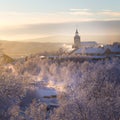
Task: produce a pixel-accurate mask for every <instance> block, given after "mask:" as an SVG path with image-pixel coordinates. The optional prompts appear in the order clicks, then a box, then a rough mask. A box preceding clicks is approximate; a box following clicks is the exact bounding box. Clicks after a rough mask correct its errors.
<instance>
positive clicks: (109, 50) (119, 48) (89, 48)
mask: <svg viewBox="0 0 120 120" xmlns="http://www.w3.org/2000/svg"><path fill="white" fill-rule="evenodd" d="M72 47H73V48H74V50H73V52H72V54H79V55H92V56H94V55H99V56H101V55H119V54H120V43H113V45H105V46H102V47H101V46H98V44H97V43H96V42H92V41H90V42H81V37H80V35H79V32H78V30H77V29H76V32H75V36H74V44H73V46H72Z"/></svg>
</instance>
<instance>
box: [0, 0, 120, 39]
mask: <svg viewBox="0 0 120 120" xmlns="http://www.w3.org/2000/svg"><path fill="white" fill-rule="evenodd" d="M92 21H95V22H96V21H99V22H100V23H99V22H98V24H97V23H96V24H94V26H92V24H93V22H92ZM102 21H112V22H113V23H114V24H112V22H111V23H109V24H108V23H107V22H106V24H107V25H105V23H104V24H103V23H101V22H102ZM82 23H84V24H82ZM85 23H87V25H86V24H85ZM88 23H89V24H88ZM111 24H112V25H111ZM81 25H82V27H81ZM83 25H85V26H86V27H85V28H86V29H84V30H83V28H84V26H83ZM104 25H105V26H104ZM61 26H62V27H61ZM119 26H120V0H0V39H8V40H14V39H16V40H17V39H28V38H37V37H44V36H54V35H71V34H74V31H75V28H76V27H77V28H78V29H79V30H80V33H81V34H99V31H100V34H109V33H110V32H111V33H110V34H117V35H119V34H120V29H119ZM110 28H111V29H112V28H113V30H112V31H110V30H109V29H110ZM88 29H89V30H88ZM96 30H98V31H96ZM102 30H103V32H102ZM85 31H86V32H85ZM89 31H90V33H88V32H89Z"/></svg>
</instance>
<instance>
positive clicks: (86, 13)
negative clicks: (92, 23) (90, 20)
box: [69, 9, 94, 16]
mask: <svg viewBox="0 0 120 120" xmlns="http://www.w3.org/2000/svg"><path fill="white" fill-rule="evenodd" d="M69 14H71V15H81V16H92V15H94V13H93V12H90V10H89V9H70V12H69Z"/></svg>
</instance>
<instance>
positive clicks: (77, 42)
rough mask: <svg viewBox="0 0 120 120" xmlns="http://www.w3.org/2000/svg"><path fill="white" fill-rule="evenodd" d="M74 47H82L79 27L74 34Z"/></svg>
mask: <svg viewBox="0 0 120 120" xmlns="http://www.w3.org/2000/svg"><path fill="white" fill-rule="evenodd" d="M74 48H80V36H79V32H78V29H76V32H75V36H74Z"/></svg>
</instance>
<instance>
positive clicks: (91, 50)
mask: <svg viewBox="0 0 120 120" xmlns="http://www.w3.org/2000/svg"><path fill="white" fill-rule="evenodd" d="M104 52H105V49H103V48H80V49H78V50H76V51H75V52H74V53H75V54H103V53H104Z"/></svg>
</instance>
